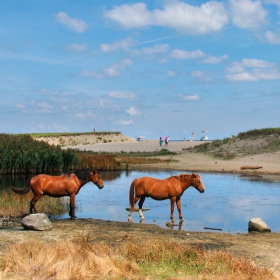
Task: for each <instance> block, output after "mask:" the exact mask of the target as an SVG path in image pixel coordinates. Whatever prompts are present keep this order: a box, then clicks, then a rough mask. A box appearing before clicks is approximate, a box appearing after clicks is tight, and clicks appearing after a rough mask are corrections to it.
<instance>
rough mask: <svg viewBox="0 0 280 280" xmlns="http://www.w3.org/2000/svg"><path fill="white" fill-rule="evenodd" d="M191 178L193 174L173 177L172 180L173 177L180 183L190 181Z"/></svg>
mask: <svg viewBox="0 0 280 280" xmlns="http://www.w3.org/2000/svg"><path fill="white" fill-rule="evenodd" d="M191 176H192V175H191V174H180V175H174V176H171V178H172V177H173V178H175V179H177V180H179V181H185V180H187V179H189V178H190V177H191Z"/></svg>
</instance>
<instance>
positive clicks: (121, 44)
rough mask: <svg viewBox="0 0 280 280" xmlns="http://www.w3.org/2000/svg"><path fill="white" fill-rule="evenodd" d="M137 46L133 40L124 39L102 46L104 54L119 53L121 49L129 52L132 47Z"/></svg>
mask: <svg viewBox="0 0 280 280" xmlns="http://www.w3.org/2000/svg"><path fill="white" fill-rule="evenodd" d="M135 44H136V41H135V40H134V39H132V38H128V39H124V40H118V41H116V42H115V43H113V44H111V45H108V44H102V45H101V46H100V48H101V51H102V52H104V53H110V52H113V51H117V50H119V49H122V50H124V51H128V50H129V48H130V47H132V46H134V45H135Z"/></svg>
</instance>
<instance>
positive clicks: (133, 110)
mask: <svg viewBox="0 0 280 280" xmlns="http://www.w3.org/2000/svg"><path fill="white" fill-rule="evenodd" d="M126 112H127V113H128V114H129V115H131V116H137V115H140V112H139V111H138V110H137V109H136V108H135V107H133V106H132V107H130V108H129V109H127V110H126Z"/></svg>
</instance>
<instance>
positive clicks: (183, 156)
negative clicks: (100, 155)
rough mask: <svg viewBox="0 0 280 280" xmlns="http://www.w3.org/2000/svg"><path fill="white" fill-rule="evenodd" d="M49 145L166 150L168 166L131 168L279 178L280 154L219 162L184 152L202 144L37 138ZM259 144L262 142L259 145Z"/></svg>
mask: <svg viewBox="0 0 280 280" xmlns="http://www.w3.org/2000/svg"><path fill="white" fill-rule="evenodd" d="M39 140H41V141H46V142H47V143H49V144H53V145H61V146H62V147H63V148H64V149H66V148H73V149H79V150H88V151H95V152H145V151H146V152H153V151H159V150H160V149H163V148H166V149H168V150H169V151H171V152H176V153H177V154H176V155H171V156H168V157H166V158H170V159H172V162H171V163H157V164H151V165H139V166H137V165H134V166H133V168H139V169H145V168H149V169H162V170H168V169H172V170H183V171H197V172H229V173H242V174H255V175H258V174H260V175H262V174H277V175H280V152H275V153H263V154H259V155H254V156H246V157H238V158H235V159H231V160H222V159H217V158H213V157H210V156H208V155H204V154H202V153H193V152H190V151H187V150H186V149H187V148H190V147H193V146H195V145H200V144H202V143H204V142H201V141H170V142H169V144H168V146H165V145H164V143H163V145H162V146H160V145H159V141H157V140H145V141H142V142H138V141H137V140H136V139H134V138H130V137H127V136H125V135H123V134H103V135H102V134H101V135H100V134H89V135H78V136H63V137H45V138H39ZM251 144H252V141H251V140H242V141H239V142H237V143H236V145H237V146H238V147H239V146H240V145H242V146H245V147H246V146H248V147H249V146H250V145H251ZM255 144H256V143H255ZM258 144H259V145H262V144H263V143H262V141H259V142H258ZM243 166H252V167H254V166H261V167H262V168H260V169H252V170H251V169H247V170H241V167H243Z"/></svg>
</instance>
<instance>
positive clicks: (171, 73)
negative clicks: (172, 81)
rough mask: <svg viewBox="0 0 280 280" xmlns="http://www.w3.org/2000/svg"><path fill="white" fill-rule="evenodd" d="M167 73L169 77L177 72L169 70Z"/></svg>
mask: <svg viewBox="0 0 280 280" xmlns="http://www.w3.org/2000/svg"><path fill="white" fill-rule="evenodd" d="M166 74H167V76H168V77H174V76H175V75H176V72H175V71H167V72H166Z"/></svg>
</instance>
